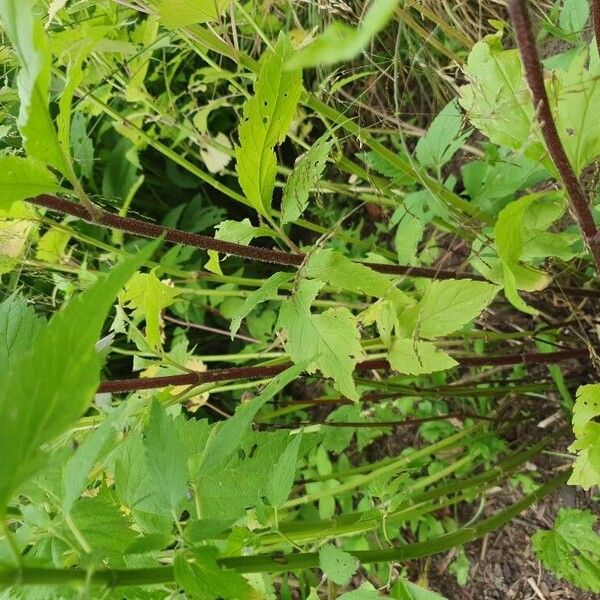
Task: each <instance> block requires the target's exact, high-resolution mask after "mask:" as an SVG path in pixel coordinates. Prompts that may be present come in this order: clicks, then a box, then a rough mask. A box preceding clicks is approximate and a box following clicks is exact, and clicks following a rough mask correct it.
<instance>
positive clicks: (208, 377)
mask: <svg viewBox="0 0 600 600" xmlns="http://www.w3.org/2000/svg"><path fill="white" fill-rule="evenodd" d="M587 356H588V351H587V350H586V349H584V348H572V349H569V350H560V351H558V352H530V353H527V354H512V355H511V354H506V355H500V356H466V357H462V358H458V359H457V360H458V363H459V364H460V365H461V366H465V367H479V366H501V365H539V364H545V365H548V364H554V363H557V362H562V361H564V360H570V359H573V358H584V357H587ZM289 366H290V364H289V363H285V364H279V365H268V366H256V367H234V368H231V369H212V370H210V371H202V372H191V373H183V374H181V375H165V376H163V377H144V378H135V379H115V380H112V381H104V382H103V383H101V384H100V386H99V387H98V392H99V393H106V392H112V393H118V392H131V391H134V390H150V389H156V388H163V387H167V386H169V385H199V384H201V383H214V382H216V381H233V380H238V379H258V378H261V379H262V378H266V377H275V376H276V375H278V374H279V373H282V372H283V371H285V369H287V368H288V367H289ZM389 368H390V365H389V363H388V361H387V360H385V359H373V360H365V361H363V362H360V363H358V364H357V365H356V369H357V370H358V371H366V370H371V369H389Z"/></svg>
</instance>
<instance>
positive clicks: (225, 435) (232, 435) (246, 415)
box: [197, 362, 306, 477]
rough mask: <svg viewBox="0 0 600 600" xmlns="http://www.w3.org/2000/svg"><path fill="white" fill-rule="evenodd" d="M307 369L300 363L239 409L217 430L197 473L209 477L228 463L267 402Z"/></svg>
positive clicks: (216, 428)
mask: <svg viewBox="0 0 600 600" xmlns="http://www.w3.org/2000/svg"><path fill="white" fill-rule="evenodd" d="M305 366H306V363H305V362H300V363H299V364H297V365H294V366H293V367H290V368H289V369H286V370H285V371H284V372H283V373H280V374H279V375H277V376H276V377H274V378H273V379H272V380H271V381H270V382H269V383H268V384H267V385H266V387H265V389H264V390H263V391H262V392H261V393H260V394H259V395H258V396H256V398H253V399H252V400H250V401H249V402H247V403H245V404H242V405H241V406H239V407H238V409H237V410H236V411H235V415H234V416H233V417H231V418H230V419H227V421H224V422H222V423H220V424H219V425H218V426H216V427H213V429H212V430H211V434H210V437H209V438H208V442H207V443H206V447H205V449H204V452H203V455H202V459H201V463H200V466H199V468H198V470H197V473H198V476H199V477H203V476H205V475H208V474H209V473H211V472H213V471H215V470H217V469H219V468H220V467H221V466H222V465H223V464H224V463H225V462H227V460H228V458H229V457H230V456H231V454H232V453H233V452H234V450H235V449H236V448H238V447H239V446H240V444H241V442H242V436H243V435H244V434H245V433H247V431H248V429H249V427H250V424H251V423H252V420H253V419H254V416H255V415H256V413H257V412H258V411H259V410H260V409H261V407H262V406H263V405H264V404H265V402H267V401H268V400H270V399H271V398H273V396H274V395H275V394H277V393H278V392H279V391H280V390H281V389H283V388H284V387H285V386H286V385H287V384H288V383H290V382H291V381H293V380H294V379H296V378H297V377H298V376H299V375H300V373H302V371H303V370H304V368H305Z"/></svg>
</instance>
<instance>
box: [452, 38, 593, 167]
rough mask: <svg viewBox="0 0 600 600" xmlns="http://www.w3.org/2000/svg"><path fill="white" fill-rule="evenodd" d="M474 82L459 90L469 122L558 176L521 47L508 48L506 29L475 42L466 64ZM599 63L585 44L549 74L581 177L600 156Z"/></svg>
mask: <svg viewBox="0 0 600 600" xmlns="http://www.w3.org/2000/svg"><path fill="white" fill-rule="evenodd" d="M465 72H466V75H467V77H468V78H469V80H470V83H469V84H467V85H465V86H462V87H461V88H460V99H459V102H460V104H461V105H462V107H463V108H464V109H465V111H466V113H467V116H468V118H469V120H470V121H471V122H472V123H473V125H475V127H477V128H478V129H479V130H480V131H482V132H483V133H484V134H485V135H486V136H487V137H488V138H489V139H490V140H491V141H492V142H494V143H495V144H499V145H501V146H507V147H509V148H512V149H514V150H518V151H520V152H523V153H524V154H525V156H526V157H527V158H529V159H530V160H532V161H534V162H538V161H539V162H543V164H544V166H545V167H546V168H547V169H548V170H549V171H550V172H551V173H553V174H556V168H555V166H554V164H553V163H552V161H551V160H550V158H549V156H548V153H547V150H546V148H545V145H544V143H543V142H542V137H541V133H540V128H539V124H538V122H537V119H536V117H535V114H534V113H535V111H534V107H533V102H532V99H531V94H530V92H529V89H528V87H527V82H526V81H525V77H524V76H523V69H522V65H521V60H520V58H519V52H518V50H515V49H512V50H504V49H503V47H502V40H501V33H499V34H496V35H493V36H487V37H486V38H485V39H484V40H482V41H481V42H478V43H477V44H475V46H473V49H472V50H471V53H470V54H469V59H468V63H467V67H466V68H465ZM599 76H600V63H599V61H598V60H597V58H595V57H594V54H593V53H592V54H590V51H589V50H588V49H587V48H586V49H585V50H583V51H581V52H579V53H578V54H577V55H576V56H575V57H574V58H573V59H572V60H571V61H569V62H568V64H567V66H566V68H555V69H554V70H553V71H552V76H551V77H550V76H548V77H546V78H545V81H546V91H547V93H548V98H549V101H550V107H551V110H552V113H553V116H554V120H555V122H556V127H557V130H558V134H559V137H560V139H561V141H562V143H563V146H564V148H565V152H566V153H567V156H568V157H569V159H570V161H571V164H572V165H573V168H574V170H575V172H576V174H577V175H580V174H581V172H582V171H583V169H584V168H585V167H586V166H587V165H588V164H589V163H590V162H591V161H592V160H593V159H594V158H595V157H596V156H598V155H599V154H600V139H599V138H598V136H597V135H595V133H594V127H595V120H596V117H595V115H596V114H598V112H599V111H600V77H599Z"/></svg>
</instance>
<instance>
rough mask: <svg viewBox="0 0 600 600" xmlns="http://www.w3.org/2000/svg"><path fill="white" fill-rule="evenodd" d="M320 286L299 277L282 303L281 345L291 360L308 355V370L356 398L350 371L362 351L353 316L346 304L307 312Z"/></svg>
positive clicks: (295, 361)
mask: <svg viewBox="0 0 600 600" xmlns="http://www.w3.org/2000/svg"><path fill="white" fill-rule="evenodd" d="M322 286H323V284H322V283H321V282H320V281H310V280H303V281H302V283H301V284H300V286H299V288H298V290H297V292H296V293H295V294H294V295H293V296H292V297H291V299H290V301H289V302H286V303H284V304H282V306H281V308H280V311H279V320H278V325H279V326H280V327H281V328H282V329H284V330H285V332H286V334H287V341H286V344H285V349H286V352H287V353H288V355H289V357H290V358H291V359H292V361H293V362H294V363H299V362H301V361H304V360H306V359H309V360H310V361H311V362H310V365H309V367H308V372H310V373H314V372H315V371H316V370H319V371H321V373H322V374H323V375H324V376H325V377H330V378H331V379H333V382H334V387H335V388H336V389H337V390H338V391H339V392H340V393H341V394H344V395H345V396H347V397H348V398H350V399H352V400H355V401H358V392H357V391H356V388H355V386H354V380H353V378H352V373H353V371H354V367H355V365H356V363H357V362H358V359H359V358H360V357H361V356H362V355H363V351H362V347H361V345H360V335H359V332H358V329H357V327H356V320H355V318H354V316H353V315H352V313H351V312H350V311H349V310H348V309H347V308H331V309H329V310H326V311H325V312H323V313H320V314H311V312H310V304H311V303H312V301H313V300H314V298H315V296H316V294H317V293H318V291H319V289H320V288H321V287H322Z"/></svg>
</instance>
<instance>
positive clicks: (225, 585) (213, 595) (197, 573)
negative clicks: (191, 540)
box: [174, 546, 257, 600]
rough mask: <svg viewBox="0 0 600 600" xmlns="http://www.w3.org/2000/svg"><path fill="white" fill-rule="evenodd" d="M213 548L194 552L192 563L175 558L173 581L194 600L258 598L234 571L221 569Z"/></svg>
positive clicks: (249, 599) (179, 556)
mask: <svg viewBox="0 0 600 600" xmlns="http://www.w3.org/2000/svg"><path fill="white" fill-rule="evenodd" d="M216 557H217V550H216V548H213V547H210V546H209V547H205V548H196V549H195V550H194V555H193V560H188V559H187V558H186V557H185V555H184V554H181V553H179V554H177V555H175V562H174V566H175V579H176V581H177V583H178V584H179V585H181V587H183V589H184V590H185V593H186V594H187V595H188V596H189V597H190V598H193V599H194V600H217V599H218V598H223V599H224V600H251V599H253V598H257V594H256V592H255V591H254V590H253V589H252V588H251V587H250V584H249V583H248V582H247V581H246V580H245V579H244V578H243V577H242V576H241V575H240V574H239V573H236V572H235V571H231V570H227V569H223V568H221V567H220V566H219V565H218V564H217V561H216Z"/></svg>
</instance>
